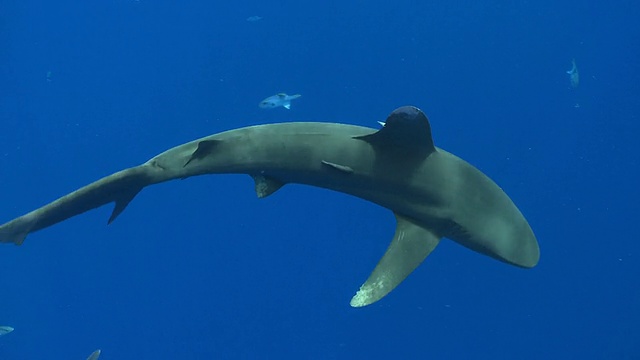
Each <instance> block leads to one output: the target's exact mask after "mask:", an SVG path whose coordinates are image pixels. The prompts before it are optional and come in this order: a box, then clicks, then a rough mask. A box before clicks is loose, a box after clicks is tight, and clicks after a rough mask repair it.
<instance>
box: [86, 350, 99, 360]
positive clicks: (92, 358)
mask: <svg viewBox="0 0 640 360" xmlns="http://www.w3.org/2000/svg"><path fill="white" fill-rule="evenodd" d="M100 353H101V351H100V349H98V350H96V351H94V352H92V353H91V355H89V357H88V358H87V360H98V358H99V357H100Z"/></svg>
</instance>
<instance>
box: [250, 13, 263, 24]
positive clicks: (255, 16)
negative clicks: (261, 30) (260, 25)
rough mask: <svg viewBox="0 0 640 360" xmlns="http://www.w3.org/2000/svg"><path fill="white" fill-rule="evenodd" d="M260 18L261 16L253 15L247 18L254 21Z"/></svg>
mask: <svg viewBox="0 0 640 360" xmlns="http://www.w3.org/2000/svg"><path fill="white" fill-rule="evenodd" d="M260 20H262V16H258V15H254V16H249V17H248V18H247V21H248V22H256V21H260Z"/></svg>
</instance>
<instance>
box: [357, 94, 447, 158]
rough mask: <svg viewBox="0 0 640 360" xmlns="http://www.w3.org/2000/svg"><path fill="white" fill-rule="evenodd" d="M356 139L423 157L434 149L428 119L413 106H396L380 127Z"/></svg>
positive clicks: (378, 146) (377, 146)
mask: <svg viewBox="0 0 640 360" xmlns="http://www.w3.org/2000/svg"><path fill="white" fill-rule="evenodd" d="M356 139H360V140H364V141H366V142H368V143H370V144H371V145H373V146H375V147H376V148H381V149H388V148H393V149H396V150H400V151H403V152H405V151H406V152H411V153H413V154H416V155H418V156H425V157H426V156H428V155H429V154H431V153H432V152H434V151H435V150H436V148H435V146H434V145H433V138H432V137H431V125H430V124H429V119H427V116H426V115H425V114H424V113H423V112H422V111H421V110H420V109H418V108H417V107H414V106H403V107H400V108H397V109H396V110H394V111H393V112H392V113H391V114H389V117H387V120H386V121H385V122H384V127H383V128H382V129H380V130H379V131H377V132H375V133H373V134H369V135H365V136H358V137H356Z"/></svg>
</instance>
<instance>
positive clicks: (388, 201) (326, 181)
mask: <svg viewBox="0 0 640 360" xmlns="http://www.w3.org/2000/svg"><path fill="white" fill-rule="evenodd" d="M223 173H244V174H248V175H251V176H252V177H253V178H254V180H255V185H256V186H255V190H256V193H257V195H258V197H261V198H262V197H265V196H268V195H270V194H272V193H273V192H275V191H277V190H278V189H279V188H280V187H281V186H283V185H285V184H287V183H300V184H307V185H312V186H318V187H322V188H327V189H332V190H336V191H340V192H344V193H347V194H351V195H354V196H357V197H360V198H362V199H365V200H369V201H371V202H373V203H376V204H378V205H380V206H383V207H385V208H388V209H390V210H391V211H393V212H394V214H395V216H396V220H397V226H396V232H395V235H394V237H393V239H392V241H391V244H390V245H389V247H388V249H387V251H386V253H385V254H384V256H383V257H382V259H381V260H380V261H379V263H378V265H377V266H376V268H375V269H374V270H373V272H372V273H371V275H370V276H369V278H368V279H367V281H366V282H365V283H364V284H363V285H362V286H361V288H360V290H358V292H357V293H356V295H355V296H354V297H353V298H352V300H351V305H352V306H354V307H360V306H365V305H369V304H372V303H374V302H376V301H378V300H380V299H381V298H382V297H384V296H385V295H386V294H388V293H389V292H390V291H391V290H393V289H394V288H395V287H396V286H397V285H398V284H400V282H402V281H403V280H404V279H405V278H406V277H407V276H408V275H409V274H410V273H411V272H412V271H413V270H414V269H415V268H416V267H417V266H418V265H420V263H421V262H422V261H423V260H424V259H425V258H426V257H427V256H428V255H429V254H430V253H431V252H432V251H433V250H434V249H435V247H436V246H437V245H438V243H439V242H440V240H441V239H442V238H443V237H446V238H449V239H452V240H454V241H456V242H458V243H459V244H461V245H463V246H466V247H467V248H470V249H472V250H475V251H477V252H480V253H482V254H485V255H488V256H491V257H493V258H495V259H498V260H501V261H503V262H506V263H509V264H513V265H516V266H520V267H524V268H531V267H534V266H535V265H536V264H537V263H538V259H539V257H540V252H539V248H538V242H537V240H536V238H535V235H534V234H533V231H532V230H531V227H530V226H529V224H528V222H527V220H526V219H525V218H524V216H523V215H522V213H521V212H520V211H519V210H518V208H517V207H516V206H515V205H514V203H513V202H512V201H511V199H510V198H509V197H508V196H507V195H506V194H505V193H504V192H503V191H502V189H501V188H500V187H498V185H496V184H495V183H494V182H493V181H492V180H491V179H489V178H488V177H487V176H485V175H484V174H483V173H482V172H480V171H479V170H478V169H476V168H475V167H473V166H472V165H470V164H469V163H467V162H465V161H464V160H462V159H460V158H458V157H456V156H455V155H453V154H450V153H448V152H446V151H444V150H442V149H439V148H436V147H435V146H434V144H433V140H432V137H431V126H430V124H429V121H428V119H427V117H426V116H425V115H424V114H423V113H422V111H420V110H419V109H417V108H415V107H411V106H405V107H401V108H399V109H396V110H395V111H394V112H392V113H391V114H390V115H389V117H388V118H387V121H386V122H385V125H384V127H383V128H382V129H380V130H376V129H371V128H367V127H360V126H354V125H347V124H336V123H302V122H299V123H295V122H294V123H280V124H268V125H258V126H251V127H245V128H240V129H235V130H230V131H226V132H222V133H218V134H214V135H211V136H207V137H204V138H201V139H198V140H195V141H191V142H188V143H186V144H183V145H179V146H176V147H174V148H172V149H169V150H167V151H165V152H164V153H162V154H160V155H158V156H156V157H154V158H152V159H151V160H149V161H147V162H146V163H144V164H142V165H139V166H135V167H132V168H129V169H126V170H122V171H120V172H117V173H115V174H112V175H109V176H107V177H104V178H102V179H100V180H98V181H96V182H94V183H92V184H89V185H87V186H85V187H83V188H80V189H78V190H76V191H74V192H72V193H70V194H68V195H66V196H63V197H61V198H59V199H58V200H55V201H53V202H51V203H49V204H47V205H45V206H43V207H41V208H39V209H36V210H34V211H32V212H30V213H28V214H26V215H23V216H21V217H18V218H16V219H14V220H12V221H10V222H8V223H6V224H4V225H2V226H0V242H6V243H15V244H18V245H19V244H22V242H23V241H24V239H25V237H26V236H27V234H29V233H32V232H35V231H38V230H41V229H43V228H46V227H48V226H51V225H54V224H56V223H58V222H60V221H63V220H65V219H67V218H70V217H72V216H75V215H78V214H81V213H83V212H85V211H88V210H90V209H93V208H96V207H99V206H101V205H104V204H107V203H110V202H115V207H114V209H113V212H112V214H111V217H110V218H109V223H111V222H112V221H113V220H115V218H116V217H117V216H118V215H119V214H120V213H121V212H122V211H123V210H124V209H125V207H126V206H127V205H128V204H129V202H130V201H131V200H132V199H133V198H134V196H135V195H136V194H137V193H138V192H139V191H140V190H142V188H144V187H146V186H149V185H152V184H157V183H161V182H164V181H168V180H173V179H184V178H188V177H191V176H197V175H204V174H223Z"/></svg>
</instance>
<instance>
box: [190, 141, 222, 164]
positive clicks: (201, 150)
mask: <svg viewBox="0 0 640 360" xmlns="http://www.w3.org/2000/svg"><path fill="white" fill-rule="evenodd" d="M219 142H220V140H203V141H200V142H199V143H198V148H196V150H195V151H194V152H193V154H191V157H190V158H189V160H187V162H186V163H184V165H183V166H182V167H186V166H187V165H189V163H190V162H192V161H193V160H199V159H202V158H203V157H205V156H207V155H209V154H211V153H212V152H213V149H214V148H215V147H216V145H218V143H219Z"/></svg>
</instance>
